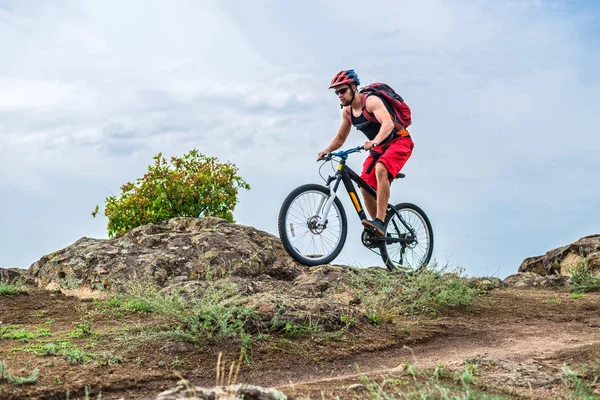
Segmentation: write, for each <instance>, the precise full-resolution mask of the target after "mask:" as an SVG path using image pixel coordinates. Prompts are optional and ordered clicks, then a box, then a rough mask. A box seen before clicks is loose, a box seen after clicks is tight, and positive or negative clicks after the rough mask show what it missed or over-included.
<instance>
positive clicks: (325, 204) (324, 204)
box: [317, 177, 341, 228]
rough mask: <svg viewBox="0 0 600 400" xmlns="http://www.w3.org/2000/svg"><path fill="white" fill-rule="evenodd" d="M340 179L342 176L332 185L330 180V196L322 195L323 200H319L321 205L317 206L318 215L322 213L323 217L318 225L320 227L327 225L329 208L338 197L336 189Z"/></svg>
mask: <svg viewBox="0 0 600 400" xmlns="http://www.w3.org/2000/svg"><path fill="white" fill-rule="evenodd" d="M340 179H341V177H339V178H337V179H336V182H335V184H334V185H333V186H331V182H330V184H329V185H328V187H329V197H327V198H325V197H322V198H321V200H319V206H318V207H317V215H320V217H321V219H320V221H319V223H318V224H317V226H318V227H319V228H325V227H327V217H328V216H329V210H330V209H331V204H333V201H334V200H335V198H336V197H337V193H336V190H337V188H338V185H339V183H340ZM321 211H322V212H321Z"/></svg>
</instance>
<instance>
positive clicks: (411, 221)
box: [379, 203, 433, 273]
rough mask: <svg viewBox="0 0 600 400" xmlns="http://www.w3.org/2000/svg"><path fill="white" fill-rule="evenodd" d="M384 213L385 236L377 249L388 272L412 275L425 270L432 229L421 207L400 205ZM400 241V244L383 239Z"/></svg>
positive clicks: (431, 241) (431, 245) (407, 204)
mask: <svg viewBox="0 0 600 400" xmlns="http://www.w3.org/2000/svg"><path fill="white" fill-rule="evenodd" d="M394 208H395V210H392V209H390V210H388V212H387V215H386V217H385V236H384V238H383V240H382V241H381V242H380V245H379V250H380V252H381V258H383V262H384V263H385V266H386V267H387V268H388V269H389V270H390V271H393V270H397V269H399V270H402V271H405V272H409V273H410V272H415V271H418V270H420V269H421V268H423V267H425V266H426V265H427V263H429V260H430V259H431V255H432V254H433V228H432V227H431V222H429V218H427V215H425V212H423V210H421V208H419V207H417V206H416V205H414V204H411V203H400V204H397V205H395V206H394ZM387 238H391V239H402V241H401V242H394V241H386V240H385V239H387Z"/></svg>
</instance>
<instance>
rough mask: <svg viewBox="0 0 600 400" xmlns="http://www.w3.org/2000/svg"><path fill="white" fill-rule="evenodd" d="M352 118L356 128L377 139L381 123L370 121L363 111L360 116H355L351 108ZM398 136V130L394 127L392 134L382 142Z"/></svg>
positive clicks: (371, 138) (370, 137)
mask: <svg viewBox="0 0 600 400" xmlns="http://www.w3.org/2000/svg"><path fill="white" fill-rule="evenodd" d="M350 120H351V121H352V125H354V126H355V127H356V129H358V130H359V131H361V132H362V133H364V134H365V136H366V137H368V138H369V140H373V139H375V136H377V134H378V133H379V129H380V128H381V124H380V123H378V122H372V121H369V120H368V119H367V118H366V117H365V115H364V113H361V114H360V116H359V117H355V116H354V115H353V114H352V110H350ZM397 137H398V134H397V133H396V130H395V129H392V134H391V135H389V136H388V137H387V138H385V140H384V141H383V142H381V143H387V142H389V141H390V140H392V139H394V138H397ZM381 143H380V144H381Z"/></svg>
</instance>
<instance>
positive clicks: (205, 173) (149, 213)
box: [92, 150, 250, 237]
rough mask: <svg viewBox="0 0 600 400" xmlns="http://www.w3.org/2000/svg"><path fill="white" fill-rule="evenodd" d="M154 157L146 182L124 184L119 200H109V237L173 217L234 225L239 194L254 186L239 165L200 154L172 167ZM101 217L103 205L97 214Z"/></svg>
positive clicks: (187, 156) (173, 162) (195, 152)
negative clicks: (205, 218)
mask: <svg viewBox="0 0 600 400" xmlns="http://www.w3.org/2000/svg"><path fill="white" fill-rule="evenodd" d="M153 159H154V161H155V163H154V165H151V166H149V167H148V172H147V173H146V174H145V175H144V176H143V177H142V178H138V179H137V182H136V183H131V182H128V183H126V184H125V185H123V186H121V194H120V195H119V196H118V197H117V196H111V197H108V198H107V199H106V206H105V209H104V215H105V216H106V217H107V218H108V235H109V236H110V237H113V236H119V235H122V234H124V233H125V232H127V231H128V230H130V229H133V228H135V227H138V226H141V225H146V224H149V223H158V222H161V221H164V220H167V219H170V218H174V217H200V216H214V217H220V218H225V219H226V220H228V221H230V222H235V221H234V219H233V210H234V208H235V206H236V204H237V203H238V198H237V195H238V190H239V189H240V188H242V189H250V186H249V185H248V184H247V183H246V182H245V181H244V180H243V179H242V178H241V177H240V176H239V175H237V171H238V169H237V167H236V166H235V165H234V164H232V163H220V162H218V160H217V158H216V157H207V156H205V155H203V154H201V153H199V152H198V150H191V151H190V152H188V153H187V154H184V155H183V157H181V158H179V157H171V161H170V163H168V162H167V161H166V160H165V158H163V157H162V154H161V153H159V154H158V155H156V156H155V157H154V158H153ZM96 214H98V206H96V209H95V210H94V212H92V216H94V217H95V216H96Z"/></svg>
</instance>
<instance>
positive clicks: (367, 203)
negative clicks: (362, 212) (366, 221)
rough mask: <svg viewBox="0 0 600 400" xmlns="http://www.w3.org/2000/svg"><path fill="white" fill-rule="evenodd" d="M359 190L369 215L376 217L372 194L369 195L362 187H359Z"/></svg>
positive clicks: (375, 203) (375, 205) (375, 206)
mask: <svg viewBox="0 0 600 400" xmlns="http://www.w3.org/2000/svg"><path fill="white" fill-rule="evenodd" d="M360 191H361V193H362V196H363V200H364V202H365V208H366V209H367V211H368V212H369V216H370V217H371V218H376V217H377V202H376V201H375V198H374V197H373V196H371V195H370V194H369V193H368V192H367V191H366V190H364V189H363V188H360ZM378 196H379V195H378Z"/></svg>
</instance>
